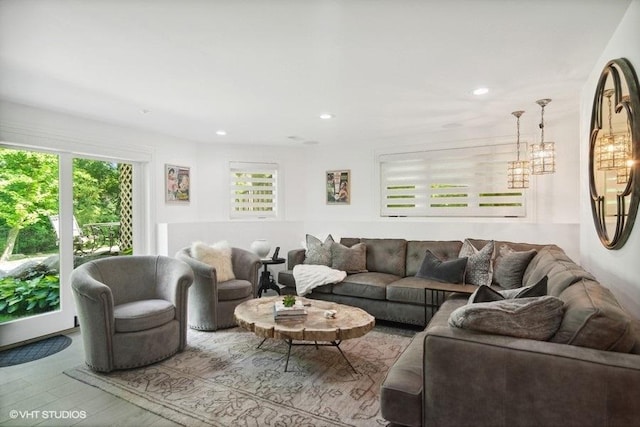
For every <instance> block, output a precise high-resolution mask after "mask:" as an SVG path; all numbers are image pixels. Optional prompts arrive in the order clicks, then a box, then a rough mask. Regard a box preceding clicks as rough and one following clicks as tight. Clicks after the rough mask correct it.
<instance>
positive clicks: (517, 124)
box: [511, 110, 524, 161]
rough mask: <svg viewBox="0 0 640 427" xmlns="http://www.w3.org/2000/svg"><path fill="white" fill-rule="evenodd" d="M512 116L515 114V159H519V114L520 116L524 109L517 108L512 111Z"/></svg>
mask: <svg viewBox="0 0 640 427" xmlns="http://www.w3.org/2000/svg"><path fill="white" fill-rule="evenodd" d="M511 114H513V115H514V116H516V129H517V133H516V150H517V151H516V160H517V161H520V116H522V115H523V114H524V111H522V110H518V111H514V112H513V113H511Z"/></svg>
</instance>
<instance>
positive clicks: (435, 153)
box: [379, 144, 526, 217]
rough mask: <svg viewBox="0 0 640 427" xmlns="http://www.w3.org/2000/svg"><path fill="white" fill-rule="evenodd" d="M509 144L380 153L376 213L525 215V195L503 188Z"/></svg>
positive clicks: (512, 154)
mask: <svg viewBox="0 0 640 427" xmlns="http://www.w3.org/2000/svg"><path fill="white" fill-rule="evenodd" d="M514 154H515V153H514V150H513V145H512V144H501V145H490V146H483V147H471V148H453V149H442V150H432V151H418V152H411V153H397V154H383V155H380V156H379V165H380V189H381V192H380V205H381V206H380V215H381V216H413V217H416V216H476V217H480V216H496V217H504V216H514V217H521V216H525V214H526V210H525V194H524V192H523V191H521V190H510V189H508V188H507V162H508V161H510V160H513V157H514Z"/></svg>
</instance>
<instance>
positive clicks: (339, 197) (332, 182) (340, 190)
mask: <svg viewBox="0 0 640 427" xmlns="http://www.w3.org/2000/svg"><path fill="white" fill-rule="evenodd" d="M326 182H327V204H329V205H348V204H349V203H351V171H350V170H336V171H327V177H326Z"/></svg>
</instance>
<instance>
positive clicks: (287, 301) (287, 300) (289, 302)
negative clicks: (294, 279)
mask: <svg viewBox="0 0 640 427" xmlns="http://www.w3.org/2000/svg"><path fill="white" fill-rule="evenodd" d="M295 303H296V297H295V295H285V296H284V297H283V298H282V305H284V306H285V307H293V306H294V304H295Z"/></svg>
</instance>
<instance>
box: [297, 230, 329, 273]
mask: <svg viewBox="0 0 640 427" xmlns="http://www.w3.org/2000/svg"><path fill="white" fill-rule="evenodd" d="M306 243H307V244H306V247H307V250H306V252H305V257H304V264H315V265H326V266H331V245H332V244H333V237H331V234H329V235H328V236H327V238H326V239H325V240H324V242H323V241H322V240H320V239H318V238H317V237H314V236H312V235H310V234H307V236H306Z"/></svg>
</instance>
